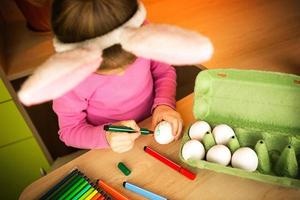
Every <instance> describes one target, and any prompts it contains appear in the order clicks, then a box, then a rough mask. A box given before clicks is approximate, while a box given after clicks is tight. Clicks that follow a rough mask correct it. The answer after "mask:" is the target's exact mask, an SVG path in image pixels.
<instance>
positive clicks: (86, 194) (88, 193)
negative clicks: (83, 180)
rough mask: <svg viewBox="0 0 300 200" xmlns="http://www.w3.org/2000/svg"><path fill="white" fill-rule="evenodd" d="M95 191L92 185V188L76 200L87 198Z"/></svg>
mask: <svg viewBox="0 0 300 200" xmlns="http://www.w3.org/2000/svg"><path fill="white" fill-rule="evenodd" d="M94 191H95V188H94V185H92V187H91V188H90V189H89V190H88V191H86V193H84V194H83V195H82V196H81V197H80V198H79V199H78V200H84V199H85V198H86V197H87V196H89V195H90V194H91V193H92V192H94Z"/></svg>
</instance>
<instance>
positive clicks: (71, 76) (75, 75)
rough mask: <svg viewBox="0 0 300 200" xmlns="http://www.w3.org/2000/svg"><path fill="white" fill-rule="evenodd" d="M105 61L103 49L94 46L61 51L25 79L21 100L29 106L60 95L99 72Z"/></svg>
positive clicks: (20, 92)
mask: <svg viewBox="0 0 300 200" xmlns="http://www.w3.org/2000/svg"><path fill="white" fill-rule="evenodd" d="M101 61H102V58H101V51H99V50H97V49H94V48H93V49H92V48H77V49H74V50H71V51H66V52H63V53H57V54H55V55H53V56H51V57H50V58H49V59H48V60H47V61H45V62H44V63H43V64H42V65H41V66H39V67H38V68H37V70H36V71H35V72H34V73H33V75H32V76H30V77H29V78H28V79H27V80H26V81H25V83H24V84H23V85H22V87H21V90H20V91H19V92H18V96H19V99H20V101H21V102H22V103H23V104H25V105H27V106H29V105H33V104H38V103H42V102H45V101H49V100H52V99H55V98H58V97H60V96H61V95H63V94H64V93H66V92H68V91H69V90H71V89H72V88H73V87H75V86H76V85H77V84H79V83H80V82H81V81H82V80H84V79H85V78H86V77H87V76H89V75H90V74H91V73H93V72H95V71H96V70H97V68H98V67H99V66H100V63H101Z"/></svg>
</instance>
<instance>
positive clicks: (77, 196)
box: [72, 184, 92, 200]
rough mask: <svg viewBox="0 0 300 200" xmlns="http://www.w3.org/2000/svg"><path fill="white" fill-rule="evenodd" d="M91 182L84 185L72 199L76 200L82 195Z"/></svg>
mask: <svg viewBox="0 0 300 200" xmlns="http://www.w3.org/2000/svg"><path fill="white" fill-rule="evenodd" d="M91 187H92V186H91V184H88V185H86V186H85V187H84V188H83V189H82V190H81V191H80V192H79V193H77V194H76V195H75V196H74V197H73V198H72V200H78V199H79V198H80V197H81V196H82V195H84V194H85V193H86V192H87V191H88V190H89V189H90V188H91Z"/></svg>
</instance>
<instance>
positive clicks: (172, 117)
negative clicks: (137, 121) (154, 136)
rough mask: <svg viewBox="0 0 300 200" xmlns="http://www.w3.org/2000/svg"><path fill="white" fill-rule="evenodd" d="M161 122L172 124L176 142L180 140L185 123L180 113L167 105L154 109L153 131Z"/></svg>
mask: <svg viewBox="0 0 300 200" xmlns="http://www.w3.org/2000/svg"><path fill="white" fill-rule="evenodd" d="M161 121H167V122H169V123H171V124H172V128H173V135H174V136H175V140H178V139H179V138H180V136H181V131H182V126H183V121H182V119H181V116H180V114H179V113H178V112H176V111H175V110H173V109H172V108H171V107H169V106H166V105H159V106H157V107H156V108H155V109H154V112H153V115H152V129H153V130H154V129H155V127H156V125H157V124H158V123H159V122H161Z"/></svg>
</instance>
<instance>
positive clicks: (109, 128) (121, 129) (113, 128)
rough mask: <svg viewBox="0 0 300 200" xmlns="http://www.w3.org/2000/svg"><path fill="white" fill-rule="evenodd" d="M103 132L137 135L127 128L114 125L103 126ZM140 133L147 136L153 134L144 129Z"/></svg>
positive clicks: (134, 131)
mask: <svg viewBox="0 0 300 200" xmlns="http://www.w3.org/2000/svg"><path fill="white" fill-rule="evenodd" d="M104 130H105V131H110V132H122V133H137V131H136V130H134V129H132V128H130V127H127V126H114V125H111V124H109V125H104ZM140 132H141V134H142V135H149V134H153V131H151V130H148V129H146V128H141V129H140Z"/></svg>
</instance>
